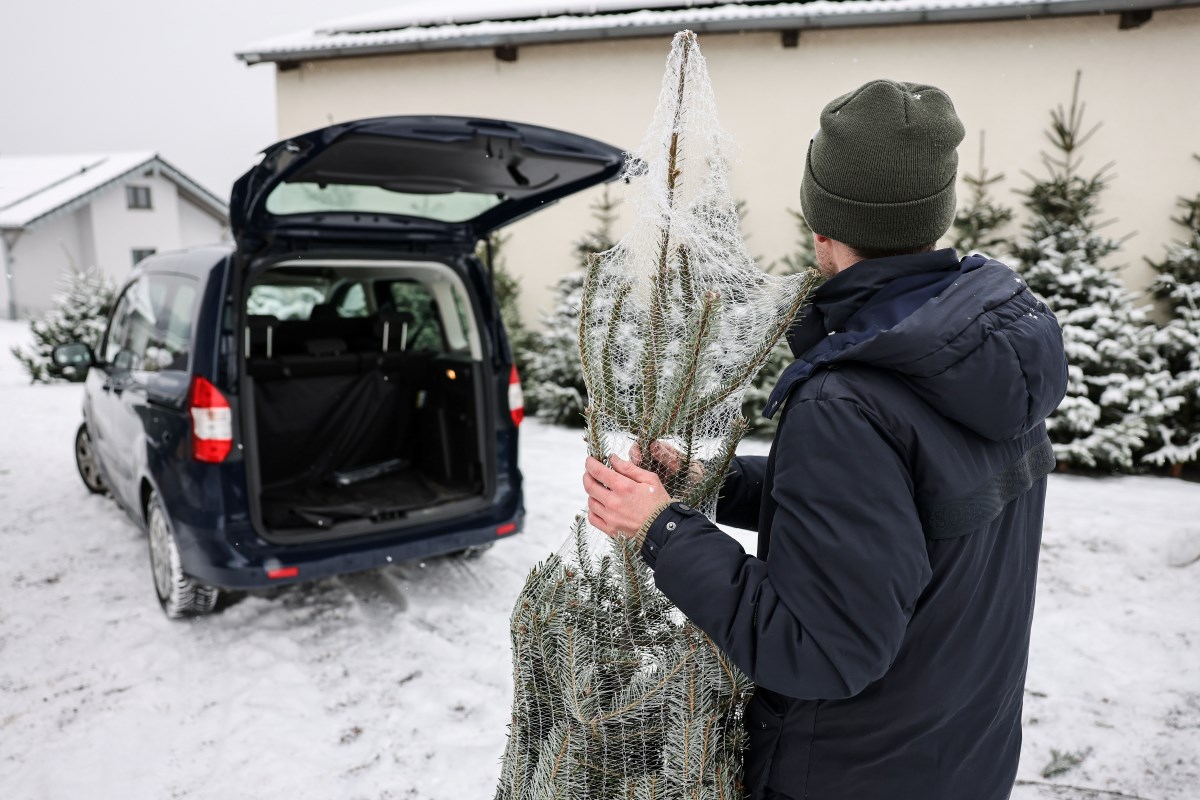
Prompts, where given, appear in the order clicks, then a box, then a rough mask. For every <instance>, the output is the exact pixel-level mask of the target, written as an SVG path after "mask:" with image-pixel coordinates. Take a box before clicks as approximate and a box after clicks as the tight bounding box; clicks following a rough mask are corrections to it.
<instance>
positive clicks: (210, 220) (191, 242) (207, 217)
mask: <svg viewBox="0 0 1200 800" xmlns="http://www.w3.org/2000/svg"><path fill="white" fill-rule="evenodd" d="M178 196H179V205H178V212H179V246H180V247H193V246H195V245H198V244H213V243H215V242H224V241H228V239H229V226H228V225H227V224H225V221H224V220H220V219H217V218H216V217H214V216H213V215H212V214H210V213H209V212H207V211H205V210H204V209H203V208H201V207H200V206H198V205H196V204H195V203H193V202H192V201H191V200H189V199H188V198H187V196H186V195H184V194H182V193H178Z"/></svg>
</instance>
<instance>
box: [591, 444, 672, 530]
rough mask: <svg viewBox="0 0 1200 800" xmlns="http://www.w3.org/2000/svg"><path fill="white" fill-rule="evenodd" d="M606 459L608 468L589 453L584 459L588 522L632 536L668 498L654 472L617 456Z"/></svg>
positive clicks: (602, 528)
mask: <svg viewBox="0 0 1200 800" xmlns="http://www.w3.org/2000/svg"><path fill="white" fill-rule="evenodd" d="M609 461H610V462H611V463H612V468H611V469H610V468H608V467H606V466H604V464H602V463H601V462H600V461H597V460H596V459H594V458H592V457H591V456H588V459H587V461H585V462H584V473H583V488H584V489H585V490H587V494H588V521H589V522H591V523H592V524H593V525H595V526H596V527H597V528H599V529H600V530H602V531H604V532H605V533H607V534H608V535H609V536H624V537H632V536H634V535H636V534H637V532H638V530H639V529H640V528H641V527H642V524H643V523H644V522H645V521H646V519H647V518H648V517H649V516H650V515H651V514H652V513H654V511H655V510H657V509H658V508H659V506H661V505H663V504H664V503H666V502H668V501H669V500H670V499H671V498H670V497H668V496H667V491H666V489H664V488H663V485H662V481H660V480H659V479H658V476H657V475H655V474H654V473H653V472H650V471H649V470H645V469H642V468H641V467H637V466H634V465H633V464H631V463H630V462H628V461H626V460H625V459H623V458H618V457H617V456H610V457H609Z"/></svg>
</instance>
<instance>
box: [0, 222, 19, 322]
mask: <svg viewBox="0 0 1200 800" xmlns="http://www.w3.org/2000/svg"><path fill="white" fill-rule="evenodd" d="M20 236H21V231H20V230H6V231H0V270H2V271H3V272H4V287H5V289H7V290H8V318H9V319H11V320H15V319H16V318H17V285H16V281H15V280H14V279H13V267H12V249H13V247H14V246H15V245H16V243H17V239H18V238H20Z"/></svg>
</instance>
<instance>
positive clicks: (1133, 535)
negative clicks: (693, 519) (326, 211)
mask: <svg viewBox="0 0 1200 800" xmlns="http://www.w3.org/2000/svg"><path fill="white" fill-rule="evenodd" d="M27 339H28V336H27V328H26V327H25V326H24V325H18V324H16V323H10V322H0V441H2V442H3V453H4V456H5V457H4V459H3V462H2V463H0V506H2V507H3V508H4V512H5V513H4V515H3V517H2V518H0V520H2V521H0V546H2V547H3V557H2V558H0V593H2V595H0V596H2V597H3V602H0V743H2V745H0V797H3V798H20V799H21V800H26V799H27V798H28V799H29V800H43V799H44V800H58V798H71V797H77V796H82V797H87V798H91V799H92V800H109V799H110V798H111V799H112V800H118V799H119V800H126V799H127V798H139V799H140V798H154V799H155V800H157V798H167V797H177V798H198V799H200V800H207V799H208V798H213V799H214V800H218V799H220V798H227V797H255V798H260V799H261V800H274V799H275V798H334V797H336V798H345V799H346V800H359V799H362V800H367V799H368V798H369V799H370V800H381V799H383V798H413V800H417V799H418V798H419V799H420V800H462V799H463V798H479V799H482V798H487V797H490V796H491V794H492V791H493V788H494V783H495V780H496V778H497V776H498V775H499V768H500V765H499V759H500V755H501V753H502V751H503V748H504V737H505V726H506V725H507V723H508V719H509V701H510V693H511V685H510V655H509V639H508V616H509V611H510V608H511V603H512V600H513V598H514V597H515V596H516V594H517V591H518V590H519V588H520V586H521V584H522V583H523V582H524V579H525V576H526V574H527V573H528V570H529V569H530V567H531V566H532V565H533V564H534V563H535V562H537V561H538V560H540V559H541V558H543V557H544V556H545V555H546V554H548V553H550V552H551V551H554V550H556V549H557V548H558V547H559V546H560V545H561V544H562V542H563V540H564V539H565V538H566V535H567V529H568V525H569V523H570V520H571V519H572V517H573V516H574V514H575V512H576V510H577V509H578V507H579V506H580V505H581V499H582V497H583V491H582V487H581V485H580V477H579V476H580V468H581V465H582V461H583V454H584V445H583V441H582V435H581V432H580V431H575V430H568V429H565V428H556V427H550V426H545V425H541V424H539V423H538V422H536V421H529V422H526V423H525V425H524V426H523V428H522V445H521V460H522V465H523V469H524V472H525V477H526V493H527V494H526V503H527V506H528V511H529V516H528V520H527V531H526V532H525V533H523V534H521V535H519V536H516V537H513V538H512V539H508V540H502V541H500V542H499V543H498V544H497V545H496V547H494V548H493V549H492V550H490V551H488V552H487V553H485V554H483V555H482V556H481V557H480V558H478V559H475V560H469V561H461V560H457V559H431V560H429V561H427V562H424V563H405V564H396V565H395V566H392V567H390V568H388V569H387V570H384V571H381V572H375V573H366V574H360V575H351V576H342V577H339V578H331V579H328V580H323V581H319V582H316V583H312V584H306V585H301V586H297V587H289V588H282V589H278V590H274V591H271V592H267V593H263V594H261V595H254V596H242V597H236V598H232V602H230V604H229V605H228V606H227V607H226V608H225V609H224V610H223V611H222V612H221V613H219V614H217V615H215V616H213V617H209V618H205V619H202V620H198V621H195V622H191V623H182V624H181V623H172V622H170V621H168V620H167V619H165V617H164V616H163V615H162V613H161V612H160V611H159V609H158V607H157V604H156V602H155V600H154V596H153V589H152V586H151V578H150V572H149V568H148V562H147V556H146V541H145V537H144V535H143V534H141V533H140V532H139V531H138V530H137V529H136V528H135V527H134V525H133V524H132V523H131V522H130V521H129V520H128V518H126V517H125V516H124V514H123V513H122V512H121V511H119V510H118V509H117V507H116V506H115V505H114V504H113V503H112V502H111V501H110V500H108V499H106V498H103V497H94V496H91V495H88V494H87V493H86V491H85V490H84V488H83V485H82V483H81V482H80V480H79V478H78V476H77V475H76V474H75V467H74V464H73V462H72V438H73V435H74V432H75V428H76V427H77V425H78V424H79V420H80V402H81V397H82V390H81V388H80V387H79V386H78V385H70V384H57V385H50V386H34V387H31V386H29V385H28V384H27V381H26V379H25V377H24V376H23V374H22V373H21V372H20V371H19V368H18V366H17V364H16V361H15V360H14V359H12V358H11V357H10V356H8V355H7V351H8V349H9V346H10V345H12V344H15V343H22V342H25V341H26V340H27ZM743 451H744V452H758V453H763V452H765V451H766V443H764V442H761V441H755V442H748V443H746V444H745V445H744V446H743ZM1197 510H1200V486H1198V485H1196V484H1190V483H1184V482H1182V481H1175V480H1168V479H1155V478H1144V477H1136V478H1112V479H1094V478H1084V477H1077V476H1063V475H1055V476H1053V477H1052V479H1051V485H1050V497H1049V503H1048V512H1047V524H1046V534H1045V546H1044V550H1043V558H1042V568H1041V573H1040V584H1039V594H1038V609H1037V615H1036V619H1035V622H1034V634H1033V638H1034V641H1033V649H1032V654H1031V658H1030V673H1029V683H1028V691H1027V693H1026V714H1025V717H1026V727H1025V734H1026V739H1025V749H1024V755H1023V760H1022V764H1021V770H1020V775H1021V778H1022V779H1027V780H1043V779H1042V778H1041V777H1040V772H1041V770H1042V769H1043V767H1045V766H1046V765H1047V764H1048V763H1049V762H1050V760H1051V750H1052V749H1054V750H1058V751H1062V752H1086V751H1087V750H1088V748H1091V752H1090V754H1089V755H1087V757H1086V758H1084V760H1083V762H1082V764H1081V765H1080V766H1078V767H1075V768H1074V769H1072V770H1070V771H1069V772H1067V773H1065V774H1063V775H1061V776H1060V777H1059V778H1057V779H1055V780H1057V781H1060V782H1062V783H1067V784H1076V785H1083V786H1092V787H1097V788H1102V789H1108V790H1120V791H1124V792H1126V793H1129V794H1137V795H1141V796H1143V797H1146V798H1153V800H1194V798H1195V797H1197V796H1198V795H1200V658H1197V653H1198V648H1200V613H1197V612H1198V611H1200V572H1198V570H1200V563H1197V562H1196V560H1195V557H1196V556H1197V555H1200V520H1198V518H1197V513H1196V512H1197ZM740 538H741V539H742V541H743V542H744V543H746V544H747V546H752V543H751V538H752V537H751V536H750V535H747V534H742V535H741V536H740ZM1189 558H1190V560H1189ZM1170 563H1175V564H1181V563H1182V564H1185V565H1184V566H1170ZM1013 796H1014V798H1016V800H1034V798H1052V797H1054V798H1064V797H1066V798H1084V797H1089V796H1090V795H1086V794H1083V793H1077V792H1061V793H1060V792H1058V791H1056V790H1052V789H1046V788H1043V787H1038V786H1019V787H1018V788H1017V789H1016V790H1015V792H1014V795H1013Z"/></svg>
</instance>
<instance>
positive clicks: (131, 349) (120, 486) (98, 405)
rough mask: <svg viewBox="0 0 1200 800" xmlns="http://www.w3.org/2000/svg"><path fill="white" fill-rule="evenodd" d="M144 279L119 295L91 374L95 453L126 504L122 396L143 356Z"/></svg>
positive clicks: (127, 475)
mask: <svg viewBox="0 0 1200 800" xmlns="http://www.w3.org/2000/svg"><path fill="white" fill-rule="evenodd" d="M144 280H145V278H144V277H143V278H138V279H137V280H134V281H133V282H132V283H130V284H129V285H128V286H126V287H125V290H124V291H123V292H122V293H121V295H120V297H118V298H117V302H116V303H115V304H114V307H113V313H112V316H111V317H110V318H109V323H108V330H107V331H106V332H105V334H104V339H103V340H102V343H101V351H100V353H99V354H98V355H99V359H98V360H99V363H98V364H97V365H96V366H95V367H93V369H92V370H91V371H90V372H89V373H88V396H89V397H90V398H91V419H90V422H91V425H92V434H93V437H94V439H95V446H96V452H97V455H98V456H99V461H100V466H101V468H102V470H103V472H104V481H105V483H106V484H107V485H108V487H109V489H110V490H111V491H112V493H113V495H114V496H115V497H116V498H117V500H118V501H120V502H121V503H122V504H123V505H128V504H129V498H130V497H131V496H132V494H133V492H132V489H131V487H130V486H129V483H130V473H129V469H128V462H129V457H128V454H127V453H125V452H123V450H124V449H125V448H127V447H128V446H129V445H128V443H127V442H123V441H122V440H123V436H122V433H121V427H122V426H121V424H120V417H121V415H122V414H123V413H124V412H123V410H122V408H121V403H122V399H121V398H122V396H123V395H124V394H125V392H126V390H127V389H128V388H129V385H130V383H131V381H132V369H131V368H132V366H133V365H134V361H135V359H137V358H140V356H139V354H138V352H137V350H138V347H137V342H136V338H135V327H136V326H135V322H136V319H137V309H136V300H137V298H138V296H139V293H140V292H141V291H142V290H143V282H144Z"/></svg>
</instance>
